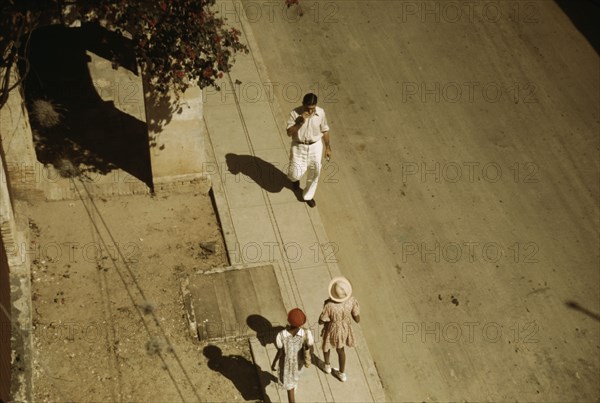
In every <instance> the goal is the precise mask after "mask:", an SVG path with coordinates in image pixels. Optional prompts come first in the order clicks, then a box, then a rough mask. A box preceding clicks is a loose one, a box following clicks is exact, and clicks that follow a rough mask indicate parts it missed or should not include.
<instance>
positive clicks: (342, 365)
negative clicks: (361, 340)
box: [336, 347, 346, 372]
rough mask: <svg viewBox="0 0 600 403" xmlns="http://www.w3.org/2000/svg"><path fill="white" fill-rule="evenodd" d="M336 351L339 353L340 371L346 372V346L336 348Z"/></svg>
mask: <svg viewBox="0 0 600 403" xmlns="http://www.w3.org/2000/svg"><path fill="white" fill-rule="evenodd" d="M336 351H337V353H338V358H339V359H340V372H344V369H346V351H345V350H344V347H342V348H336Z"/></svg>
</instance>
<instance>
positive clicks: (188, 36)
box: [0, 0, 248, 106]
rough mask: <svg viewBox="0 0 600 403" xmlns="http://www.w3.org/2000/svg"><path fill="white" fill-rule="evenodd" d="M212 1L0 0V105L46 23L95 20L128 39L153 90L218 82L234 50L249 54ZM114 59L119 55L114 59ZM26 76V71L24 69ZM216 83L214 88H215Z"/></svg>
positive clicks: (178, 90)
mask: <svg viewBox="0 0 600 403" xmlns="http://www.w3.org/2000/svg"><path fill="white" fill-rule="evenodd" d="M214 4H215V0H158V1H157V0H91V1H89V0H0V51H1V52H2V62H1V64H0V91H1V92H0V106H2V105H4V103H5V102H6V99H7V98H8V93H9V91H10V90H11V89H12V88H14V87H15V86H16V85H19V83H16V84H13V86H12V87H10V86H9V76H10V70H11V69H12V68H14V66H15V65H16V62H17V61H19V60H23V61H24V62H25V65H27V61H26V59H27V43H28V38H29V37H30V35H31V33H32V32H33V31H34V30H35V29H37V28H39V27H42V26H46V25H50V24H65V25H70V24H73V23H75V22H79V23H97V24H100V25H101V26H103V27H105V28H107V29H109V30H112V31H115V32H116V33H120V34H122V35H123V36H126V37H128V38H130V39H131V41H132V43H133V48H134V52H135V57H136V60H137V62H138V64H139V65H140V66H141V68H142V70H143V72H144V73H145V75H146V77H148V78H149V79H151V80H152V82H151V84H152V85H153V87H154V89H155V90H157V91H160V92H167V90H168V89H173V90H174V91H175V93H178V94H179V93H181V92H182V91H184V90H185V89H186V88H187V87H189V86H190V85H195V84H198V85H199V86H200V87H201V88H204V87H207V86H217V85H216V83H215V81H216V80H217V79H218V78H220V77H221V76H222V75H223V73H226V72H228V71H229V70H230V68H231V66H232V62H233V57H234V54H235V53H236V52H246V53H247V52H248V49H247V48H246V46H245V45H244V44H242V43H241V42H240V34H241V33H240V31H238V30H237V29H235V28H231V27H226V26H225V21H224V20H223V18H220V17H219V16H218V15H217V13H216V12H215V11H214V9H212V8H211V6H213V5H214ZM114 62H115V63H116V62H117V59H115V60H114ZM25 74H27V69H26V70H25ZM217 87H218V86H217Z"/></svg>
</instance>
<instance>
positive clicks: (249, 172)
mask: <svg viewBox="0 0 600 403" xmlns="http://www.w3.org/2000/svg"><path fill="white" fill-rule="evenodd" d="M225 162H226V163H227V168H228V169H229V172H231V173H232V174H233V175H237V174H240V173H241V174H243V175H246V176H247V177H249V178H250V179H252V181H254V182H255V183H256V184H257V185H258V186H260V187H261V188H263V189H264V190H266V191H267V192H269V193H279V192H281V191H282V190H283V189H288V190H290V191H292V192H293V193H294V195H295V196H296V198H297V199H298V200H299V201H303V199H302V191H301V190H296V189H294V187H293V184H292V182H291V181H290V179H289V178H288V177H287V175H286V174H285V173H283V172H282V171H281V170H280V169H279V168H277V167H276V166H275V165H273V164H271V163H269V162H267V161H265V160H263V159H261V158H258V157H255V156H253V155H238V154H233V153H228V154H226V155H225Z"/></svg>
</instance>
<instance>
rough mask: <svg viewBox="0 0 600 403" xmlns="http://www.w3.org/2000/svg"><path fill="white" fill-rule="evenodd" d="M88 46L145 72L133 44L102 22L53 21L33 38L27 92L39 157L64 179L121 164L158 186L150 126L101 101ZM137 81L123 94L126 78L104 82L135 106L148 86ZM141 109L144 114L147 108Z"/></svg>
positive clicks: (117, 96) (121, 101)
mask: <svg viewBox="0 0 600 403" xmlns="http://www.w3.org/2000/svg"><path fill="white" fill-rule="evenodd" d="M86 51H90V52H93V53H95V54H97V55H98V56H100V57H102V58H104V59H106V60H107V61H108V62H109V63H113V67H115V63H116V64H118V65H121V66H123V67H125V68H126V69H128V70H130V71H132V72H134V73H135V74H136V75H137V71H138V69H137V65H136V63H135V58H134V56H133V55H134V54H133V48H132V44H131V41H130V40H128V39H126V38H124V37H122V36H121V35H118V34H116V33H113V32H110V31H108V30H106V29H104V28H102V27H100V26H97V25H84V26H83V27H81V28H66V27H64V26H61V25H52V26H48V27H44V28H40V29H37V30H35V31H34V32H33V34H32V35H31V40H30V43H29V57H28V63H29V67H30V69H29V74H28V75H27V77H26V80H25V82H24V89H25V90H24V93H25V100H26V105H27V108H28V111H29V115H30V122H31V127H32V131H33V133H34V143H35V145H36V153H37V157H38V160H39V161H40V162H42V163H44V164H52V165H54V166H55V167H56V168H57V170H58V171H59V172H60V173H61V174H63V175H64V176H72V175H73V174H74V173H78V172H79V169H80V168H81V169H82V170H83V172H85V171H90V172H98V173H101V174H107V173H108V172H110V171H111V170H113V169H116V168H120V169H123V170H124V171H126V172H128V173H130V174H131V175H133V176H134V177H136V178H138V179H139V180H141V181H143V182H144V183H146V184H147V185H148V186H149V187H150V188H152V171H151V166H150V148H149V142H148V128H147V125H146V123H145V122H144V121H141V120H139V119H137V118H135V117H133V116H131V115H129V114H128V113H125V112H123V111H121V110H119V109H118V108H117V107H116V106H115V103H114V102H113V101H104V100H103V99H102V98H101V96H100V94H99V93H98V89H97V88H96V86H95V85H94V82H93V80H92V77H91V74H90V69H89V67H88V64H89V63H90V62H91V58H90V56H89V55H88V54H87V53H86ZM21 70H22V71H23V70H24V66H21ZM137 83H139V81H136V82H134V81H131V82H127V83H124V84H125V85H129V88H125V90H124V91H121V94H119V93H118V90H119V89H121V88H120V87H119V86H121V85H122V84H123V83H110V82H109V83H104V84H105V85H106V87H107V88H104V89H102V85H100V84H99V83H96V84H97V85H100V89H101V90H107V91H114V93H113V94H112V95H113V96H114V99H115V101H117V102H119V104H127V102H128V101H130V102H135V101H134V95H135V92H136V91H143V89H142V88H138V87H139V85H138V84H137ZM135 106H136V107H137V108H141V114H142V116H143V111H144V105H143V104H142V105H135ZM138 110H139V109H138ZM73 171H75V172H73Z"/></svg>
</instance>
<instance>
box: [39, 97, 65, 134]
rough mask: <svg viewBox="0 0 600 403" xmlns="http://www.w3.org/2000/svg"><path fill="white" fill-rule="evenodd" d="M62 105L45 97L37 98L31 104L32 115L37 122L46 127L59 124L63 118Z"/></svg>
mask: <svg viewBox="0 0 600 403" xmlns="http://www.w3.org/2000/svg"><path fill="white" fill-rule="evenodd" d="M62 109H63V108H61V107H60V105H58V104H55V103H53V102H52V101H47V100H45V99H36V100H34V101H33V102H32V104H31V117H32V119H33V120H34V122H35V123H37V124H38V125H39V126H40V127H42V128H44V129H50V128H52V127H55V126H57V125H58V124H60V122H61V121H62V119H63V115H62V114H61V113H60V110H62Z"/></svg>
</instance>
